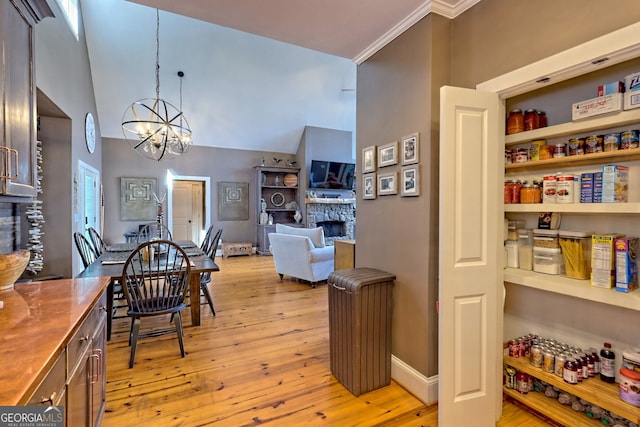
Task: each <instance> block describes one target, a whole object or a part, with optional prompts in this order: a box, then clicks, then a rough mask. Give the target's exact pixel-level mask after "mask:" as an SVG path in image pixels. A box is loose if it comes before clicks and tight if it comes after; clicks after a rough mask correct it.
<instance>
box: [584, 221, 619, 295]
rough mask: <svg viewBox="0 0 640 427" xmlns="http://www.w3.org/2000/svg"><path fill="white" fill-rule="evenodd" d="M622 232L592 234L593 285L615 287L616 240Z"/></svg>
mask: <svg viewBox="0 0 640 427" xmlns="http://www.w3.org/2000/svg"><path fill="white" fill-rule="evenodd" d="M620 237H624V236H623V235H622V234H594V235H593V236H591V286H595V287H597V288H608V289H610V288H613V286H614V283H615V273H616V271H615V241H616V239H618V238H620Z"/></svg>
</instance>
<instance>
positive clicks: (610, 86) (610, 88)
mask: <svg viewBox="0 0 640 427" xmlns="http://www.w3.org/2000/svg"><path fill="white" fill-rule="evenodd" d="M622 92H624V82H621V81H617V82H611V83H607V84H603V85H600V86H598V96H603V95H609V94H610V93H622Z"/></svg>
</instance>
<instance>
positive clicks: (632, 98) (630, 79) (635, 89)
mask: <svg viewBox="0 0 640 427" xmlns="http://www.w3.org/2000/svg"><path fill="white" fill-rule="evenodd" d="M624 85H625V87H626V88H627V91H626V92H625V94H624V109H625V110H631V109H632V108H638V107H640V72H638V73H632V74H629V75H628V76H626V77H625V78H624Z"/></svg>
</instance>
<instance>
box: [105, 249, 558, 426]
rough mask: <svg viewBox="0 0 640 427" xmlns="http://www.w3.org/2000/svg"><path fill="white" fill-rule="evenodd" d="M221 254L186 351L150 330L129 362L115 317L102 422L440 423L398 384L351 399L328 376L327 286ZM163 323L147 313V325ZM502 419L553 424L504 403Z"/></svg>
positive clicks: (263, 262)
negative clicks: (208, 300) (209, 300)
mask: <svg viewBox="0 0 640 427" xmlns="http://www.w3.org/2000/svg"><path fill="white" fill-rule="evenodd" d="M216 261H217V262H218V264H219V265H220V268H221V271H220V272H218V273H214V274H212V278H213V281H214V284H213V285H212V286H211V290H212V293H213V295H214V300H215V307H216V312H217V316H216V317H213V316H212V315H211V311H210V310H209V308H208V307H207V306H203V307H202V310H203V316H202V325H201V326H199V327H191V326H187V327H186V328H185V349H186V352H187V355H186V357H185V358H180V352H179V348H178V342H177V339H176V337H175V334H170V335H164V336H160V337H156V338H146V339H141V340H140V342H139V344H138V351H137V356H136V363H135V366H134V367H133V369H128V360H129V346H128V345H127V340H128V332H129V321H128V319H116V320H115V321H114V329H113V335H112V339H111V341H110V342H109V343H108V346H107V380H108V384H107V407H106V413H105V415H104V419H103V423H102V425H103V426H107V427H108V426H118V427H120V426H154V427H156V426H203V425H216V426H254V425H258V424H268V425H273V426H298V425H322V426H431V427H435V426H437V425H438V416H437V415H438V414H437V405H431V406H429V407H426V406H425V405H424V404H423V403H422V402H420V401H419V400H417V399H416V398H415V397H413V396H412V395H411V394H409V393H408V392H407V391H406V390H404V389H403V388H402V387H400V386H399V385H398V384H396V383H395V382H392V383H391V385H389V386H388V387H384V388H382V389H379V390H375V391H372V392H369V393H366V394H363V395H361V396H359V397H354V396H353V395H352V394H351V393H350V392H349V391H348V390H347V389H346V388H344V387H343V386H342V385H341V384H340V383H339V382H338V381H337V380H336V379H335V378H334V377H333V376H332V375H331V372H330V369H329V332H328V319H327V311H328V309H327V290H326V285H325V284H321V285H319V286H318V287H317V288H316V289H313V288H311V287H310V286H309V285H307V284H304V283H298V282H296V281H293V280H287V279H286V278H285V280H284V281H282V282H281V281H280V280H279V277H278V275H277V274H276V273H275V270H274V268H273V259H272V258H271V257H259V256H251V257H233V258H227V259H222V258H217V259H216ZM184 313H185V318H184V323H185V325H190V321H191V320H190V317H189V314H188V310H185V312H184ZM167 322H168V317H166V318H160V319H159V320H158V321H155V320H152V319H143V320H142V328H143V329H144V328H149V327H158V328H165V327H166V326H167ZM497 425H498V426H500V427H509V426H518V427H521V426H529V427H537V426H546V425H549V423H547V422H545V421H544V420H543V419H541V418H538V417H536V416H535V415H534V414H532V413H530V412H528V411H526V410H523V409H522V407H521V406H520V405H519V404H517V403H514V402H506V401H505V403H504V412H503V417H502V419H501V420H500V422H499V423H498V424H497Z"/></svg>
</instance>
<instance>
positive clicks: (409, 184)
mask: <svg viewBox="0 0 640 427" xmlns="http://www.w3.org/2000/svg"><path fill="white" fill-rule="evenodd" d="M400 174H401V176H400V195H401V196H403V197H407V196H419V195H420V170H419V165H411V166H406V167H404V168H402V171H401V172H400Z"/></svg>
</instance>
